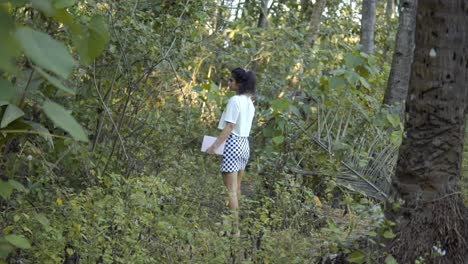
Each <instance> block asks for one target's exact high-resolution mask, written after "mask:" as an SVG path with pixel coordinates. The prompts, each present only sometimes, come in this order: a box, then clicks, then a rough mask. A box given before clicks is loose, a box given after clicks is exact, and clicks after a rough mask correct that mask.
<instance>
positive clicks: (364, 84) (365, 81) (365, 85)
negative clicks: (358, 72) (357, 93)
mask: <svg viewBox="0 0 468 264" xmlns="http://www.w3.org/2000/svg"><path fill="white" fill-rule="evenodd" d="M359 82H361V84H362V86H364V87H365V88H366V89H368V90H369V89H370V88H371V85H370V84H369V83H368V82H367V80H366V79H364V78H362V77H359Z"/></svg>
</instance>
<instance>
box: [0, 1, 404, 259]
mask: <svg viewBox="0 0 468 264" xmlns="http://www.w3.org/2000/svg"><path fill="white" fill-rule="evenodd" d="M226 3H227V2H226ZM258 7H259V6H258V2H255V1H250V4H248V5H246V6H245V7H244V10H243V14H242V19H241V18H240V13H239V17H237V19H236V18H232V17H231V16H233V14H231V15H228V12H227V10H231V9H230V8H228V7H227V6H220V4H219V2H218V1H155V2H151V1H138V2H134V1H123V2H122V1H121V2H119V3H118V4H117V3H116V2H115V1H73V0H46V1H32V2H28V1H7V2H3V3H0V38H1V39H2V42H1V43H0V69H1V70H2V72H0V75H1V76H0V78H1V80H0V107H1V111H0V120H1V123H0V126H1V128H0V146H1V147H2V152H3V153H2V154H3V160H2V161H1V164H0V166H2V172H1V173H0V196H1V198H0V205H1V208H2V214H1V221H0V229H1V230H2V234H1V236H0V259H4V260H7V261H10V262H18V263H19V262H21V263H61V262H67V263H73V261H76V260H77V259H79V260H80V261H81V262H83V263H88V262H89V263H91V262H92V263H94V262H102V263H110V262H112V263H174V262H176V263H179V262H180V263H185V262H190V263H206V262H207V260H208V262H210V261H211V262H212V263H225V262H229V261H232V260H233V258H234V256H236V257H235V258H236V260H242V261H243V262H245V263H258V262H261V263H267V262H270V263H275V262H280V263H283V262H284V263H314V262H317V261H318V260H319V259H322V260H324V259H325V258H326V257H327V256H330V255H335V254H339V253H345V254H349V256H348V257H349V259H351V260H354V261H360V260H361V257H360V255H359V254H358V253H355V254H354V253H353V252H361V253H362V254H364V255H365V258H364V261H368V260H372V256H371V254H367V253H368V252H365V251H363V250H362V248H359V247H357V246H355V245H353V241H355V240H356V239H357V238H358V237H359V236H360V235H362V233H366V232H367V231H369V230H370V229H372V228H374V227H377V228H381V230H380V229H379V232H378V233H379V235H383V236H387V237H388V236H390V234H389V233H388V230H387V229H388V228H387V227H385V228H384V227H382V221H383V220H381V212H380V211H378V210H374V211H372V210H370V209H369V208H373V207H372V203H371V202H366V201H363V200H365V199H361V198H362V195H361V194H353V195H348V194H347V192H346V191H344V190H343V189H340V188H341V187H339V185H338V183H337V176H338V175H340V173H341V172H342V168H341V165H340V161H341V160H343V159H344V157H345V156H346V155H347V154H348V153H350V152H356V153H358V155H357V157H359V158H358V163H359V164H361V165H362V166H365V165H366V164H368V163H371V162H372V159H373V157H372V155H370V154H369V152H368V151H366V150H357V149H355V147H356V146H355V144H354V143H353V141H352V139H353V137H352V136H355V135H360V134H362V133H363V130H364V129H363V128H364V127H366V126H371V125H372V126H376V127H379V128H382V129H384V128H388V127H392V129H394V130H395V135H393V134H392V141H394V143H398V140H399V139H401V133H400V134H398V133H399V132H400V130H399V128H400V127H401V125H400V120H399V119H398V118H397V117H396V116H397V115H395V113H394V112H392V110H391V109H380V103H379V102H380V99H381V97H382V94H383V90H384V86H385V79H386V78H385V76H386V74H387V72H388V65H387V64H385V63H387V61H385V60H384V59H382V56H380V55H379V54H377V55H376V56H375V57H369V56H366V55H364V54H361V53H360V52H359V51H358V50H356V49H354V48H353V47H354V46H355V44H356V42H355V37H356V35H357V31H356V28H357V26H358V25H357V23H356V21H355V19H354V18H353V17H354V16H356V10H355V9H353V8H352V7H351V4H344V3H339V4H338V3H337V2H336V3H335V2H333V1H331V2H330V4H329V5H328V6H327V8H328V9H329V10H330V12H327V13H328V15H327V17H325V18H324V20H323V25H322V29H321V32H319V40H318V41H317V45H316V47H314V48H313V49H309V48H305V46H304V45H305V43H304V39H305V36H306V34H307V30H308V26H306V25H308V23H309V20H307V19H308V18H307V16H309V15H310V14H300V8H299V7H298V5H297V4H293V3H292V2H290V1H289V2H286V3H283V2H281V1H280V2H278V3H277V4H275V5H273V6H272V8H271V10H270V11H271V15H270V17H269V23H271V25H272V26H270V27H267V28H263V29H260V28H257V27H256V23H257V19H258V15H259V9H258ZM218 12H219V14H220V16H221V17H220V18H219V19H218V18H217V17H216V16H213V15H212V14H218ZM32 25H33V26H32ZM273 25H274V26H273ZM379 36H381V35H379ZM3 40H4V41H3ZM383 41H385V43H377V47H378V48H380V49H381V50H383V49H384V48H385V45H387V44H388V43H387V41H388V39H385V40H382V42H383ZM77 58H79V62H80V64H78V63H77V62H76V60H78V59H77ZM237 66H242V67H248V68H252V69H254V70H255V71H256V74H257V77H258V85H257V95H256V96H255V98H254V99H255V104H256V110H257V111H256V116H255V120H256V122H255V123H254V127H253V131H252V141H253V142H252V154H251V162H250V164H249V167H248V169H247V171H248V173H247V175H246V179H245V181H244V182H245V185H244V189H243V192H244V195H245V196H244V197H243V199H242V200H241V207H242V210H241V218H240V226H241V237H240V238H239V239H235V238H233V237H231V236H230V235H228V234H229V232H231V231H232V227H231V226H230V224H229V221H232V220H233V219H232V217H231V216H230V215H229V213H227V212H226V205H225V198H226V193H225V190H224V186H223V185H222V179H221V178H220V175H219V172H218V170H219V166H218V163H219V159H218V158H217V157H211V156H205V155H203V154H201V153H200V152H199V151H198V148H199V144H200V140H201V137H202V135H204V134H216V133H217V131H215V127H216V123H217V119H218V118H219V116H220V114H221V111H222V109H223V108H224V106H225V104H226V101H227V99H228V98H229V96H231V95H232V93H230V92H228V91H227V89H226V87H227V85H226V83H227V78H228V77H229V69H230V68H233V67H237ZM322 105H325V106H326V107H327V108H328V109H333V110H334V111H335V110H336V111H337V112H338V113H344V114H345V115H344V116H348V115H350V116H351V117H350V118H352V119H350V120H352V122H351V123H350V128H349V129H348V135H350V137H347V138H340V139H336V140H334V143H333V149H334V150H336V152H335V154H329V153H326V152H324V151H323V150H322V149H321V148H319V147H317V146H315V145H311V134H308V133H306V132H307V131H314V130H315V129H316V128H317V127H316V126H317V123H318V114H319V113H323V112H320V111H323V110H324V109H322V108H321V107H322ZM64 106H66V107H64ZM351 107H353V108H352V109H353V110H352V111H349V109H351ZM80 124H81V125H80ZM369 124H371V125H369ZM57 128H58V129H57ZM38 135H39V137H38ZM67 135H70V137H69V136H67ZM383 144H385V142H382V145H383ZM3 168H5V169H4V170H3ZM291 168H301V169H304V170H307V171H312V172H314V173H315V174H316V175H317V176H310V177H309V176H305V175H301V174H296V173H291V172H290V171H289V169H291ZM337 189H340V193H344V198H343V199H344V200H343V201H342V202H340V201H338V207H346V208H348V209H350V210H351V211H350V213H349V214H350V215H352V216H349V218H344V217H343V216H342V214H343V212H342V209H341V208H330V204H329V203H330V202H332V201H333V199H334V198H335V197H334V195H335V194H336V191H337ZM3 208H8V209H3ZM359 218H362V219H366V220H367V219H372V220H369V222H365V223H361V225H359V224H360V221H358V220H356V219H359ZM343 219H345V221H343ZM379 221H380V222H379ZM360 232H362V233H360ZM385 232H387V233H385ZM380 233H382V234H380ZM376 235H377V232H376ZM353 254H354V255H353ZM239 256H241V257H239ZM387 258H389V257H387ZM351 260H350V261H351ZM358 263H359V262H358Z"/></svg>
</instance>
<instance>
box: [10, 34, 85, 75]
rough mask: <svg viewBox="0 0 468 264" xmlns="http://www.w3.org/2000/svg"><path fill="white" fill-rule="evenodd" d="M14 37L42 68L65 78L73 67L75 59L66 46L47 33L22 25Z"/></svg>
mask: <svg viewBox="0 0 468 264" xmlns="http://www.w3.org/2000/svg"><path fill="white" fill-rule="evenodd" d="M16 37H17V39H18V40H19V42H20V44H21V47H22V48H23V51H24V53H26V55H27V56H28V57H29V58H30V59H31V60H32V61H33V62H34V63H35V64H37V65H39V66H41V67H42V68H44V69H47V70H49V71H51V72H53V73H55V74H57V75H59V76H60V77H62V78H64V79H66V78H67V77H68V76H69V75H70V73H71V71H72V70H73V68H74V67H75V64H76V63H75V60H73V58H72V56H71V55H70V53H69V52H68V49H67V47H65V45H64V44H63V43H61V42H58V41H57V40H55V39H53V38H51V37H50V36H49V35H47V34H45V33H43V32H40V31H36V30H33V29H31V28H29V27H22V28H19V29H18V30H17V31H16Z"/></svg>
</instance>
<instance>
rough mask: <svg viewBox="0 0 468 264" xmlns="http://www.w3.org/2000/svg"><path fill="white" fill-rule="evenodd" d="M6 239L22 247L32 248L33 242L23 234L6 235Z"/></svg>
mask: <svg viewBox="0 0 468 264" xmlns="http://www.w3.org/2000/svg"><path fill="white" fill-rule="evenodd" d="M5 240H6V241H8V242H10V244H12V245H13V246H15V247H18V248H21V249H28V248H31V244H29V241H28V240H27V239H26V238H25V237H24V236H23V235H8V236H5Z"/></svg>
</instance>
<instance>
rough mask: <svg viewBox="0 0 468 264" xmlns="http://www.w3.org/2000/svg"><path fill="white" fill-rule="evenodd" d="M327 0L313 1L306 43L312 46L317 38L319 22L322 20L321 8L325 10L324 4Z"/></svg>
mask: <svg viewBox="0 0 468 264" xmlns="http://www.w3.org/2000/svg"><path fill="white" fill-rule="evenodd" d="M326 3H327V0H317V1H315V4H314V7H313V11H312V16H311V18H310V27H309V32H308V35H307V45H309V47H313V46H314V44H315V41H316V40H317V35H318V32H319V30H320V23H321V22H322V14H323V10H325V5H326Z"/></svg>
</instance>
